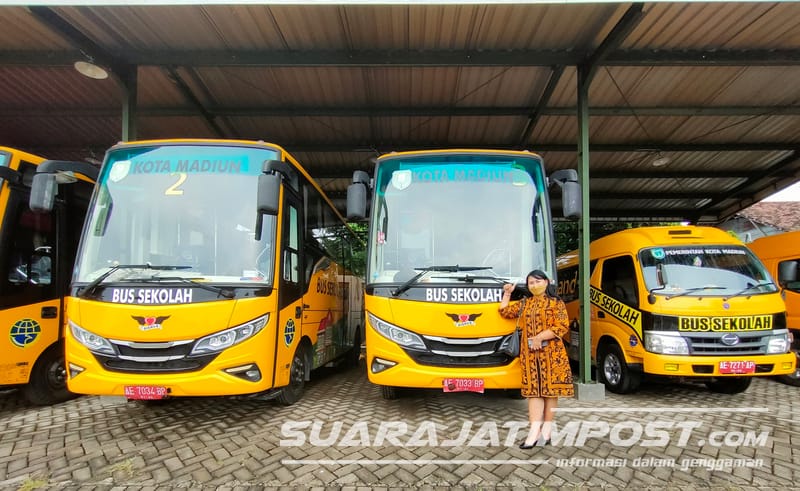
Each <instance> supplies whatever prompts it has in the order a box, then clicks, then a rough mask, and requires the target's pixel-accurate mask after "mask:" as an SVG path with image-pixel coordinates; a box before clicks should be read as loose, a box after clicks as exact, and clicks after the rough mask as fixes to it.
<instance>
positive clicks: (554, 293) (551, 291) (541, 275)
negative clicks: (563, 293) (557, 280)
mask: <svg viewBox="0 0 800 491" xmlns="http://www.w3.org/2000/svg"><path fill="white" fill-rule="evenodd" d="M528 278H536V279H537V280H547V282H548V283H547V289H546V290H545V291H544V293H545V295H547V296H548V297H553V298H561V297H559V296H558V289H557V288H556V285H554V284H552V283H550V278H548V277H547V273H545V272H544V271H542V270H541V269H534V270H533V271H531V272H530V273H528V276H526V277H525V284H526V285H527V283H528ZM528 294H530V292H528Z"/></svg>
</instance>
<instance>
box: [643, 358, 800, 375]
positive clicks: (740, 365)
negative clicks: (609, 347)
mask: <svg viewBox="0 0 800 491" xmlns="http://www.w3.org/2000/svg"><path fill="white" fill-rule="evenodd" d="M795 360H796V357H795V355H794V353H781V354H775V355H750V356H675V355H660V354H654V353H647V354H645V356H644V358H643V360H642V362H643V369H644V373H647V374H652V375H668V376H676V377H742V376H753V377H759V376H762V377H766V376H773V375H786V374H790V373H792V372H793V371H794V369H795Z"/></svg>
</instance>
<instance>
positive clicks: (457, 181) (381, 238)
mask: <svg viewBox="0 0 800 491" xmlns="http://www.w3.org/2000/svg"><path fill="white" fill-rule="evenodd" d="M543 174H544V172H543V169H542V164H541V160H540V159H539V158H538V157H537V156H535V155H531V156H530V157H526V156H518V155H513V156H511V155H502V154H500V155H493V154H482V153H476V154H468V155H465V154H461V155H459V154H435V153H434V154H425V155H421V156H413V155H412V156H398V157H389V158H387V159H384V160H381V161H379V163H378V168H377V170H376V174H375V176H376V177H375V199H374V200H373V204H372V205H373V206H372V212H371V213H372V220H371V223H373V224H374V225H373V227H372V230H371V239H370V247H369V260H368V271H367V278H368V282H369V283H372V284H375V283H403V282H406V281H408V280H409V279H410V278H413V277H414V276H415V275H416V274H417V273H419V272H420V271H421V270H422V269H423V268H430V271H429V272H426V273H423V274H424V275H425V278H419V280H420V281H440V282H457V281H463V280H464V278H469V277H473V278H475V279H470V281H474V282H494V281H493V280H492V279H491V278H493V277H496V278H509V279H510V278H515V279H516V280H519V278H524V277H525V275H526V274H527V273H528V272H529V271H531V270H533V269H536V268H540V269H543V270H545V271H548V272H549V273H550V274H552V271H551V270H552V266H551V261H549V260H548V259H547V258H549V257H551V256H552V253H553V251H552V250H550V249H551V246H550V244H551V242H550V240H549V234H550V223H549V218H548V214H547V213H546V210H548V202H547V199H548V198H547V193H546V192H545V190H546V188H545V183H544V175H543ZM453 266H458V268H452V267H453ZM448 268H449V269H450V270H451V271H448ZM465 272H466V274H465Z"/></svg>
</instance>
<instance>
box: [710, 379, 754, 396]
mask: <svg viewBox="0 0 800 491" xmlns="http://www.w3.org/2000/svg"><path fill="white" fill-rule="evenodd" d="M750 382H752V377H725V378H718V379H715V380H712V381H710V382H706V387H708V389H709V390H710V391H712V392H719V393H720V394H738V393H740V392H744V391H746V390H747V388H748V387H750Z"/></svg>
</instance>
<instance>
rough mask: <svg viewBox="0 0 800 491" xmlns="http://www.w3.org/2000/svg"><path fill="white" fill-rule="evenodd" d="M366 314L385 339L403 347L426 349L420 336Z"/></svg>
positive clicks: (373, 326) (370, 322)
mask: <svg viewBox="0 0 800 491" xmlns="http://www.w3.org/2000/svg"><path fill="white" fill-rule="evenodd" d="M367 315H368V316H369V324H370V325H371V326H372V328H373V329H375V330H376V331H378V332H379V333H380V334H381V335H382V336H383V337H385V338H386V339H388V340H390V341H394V342H395V343H397V344H399V345H400V346H403V347H404V348H413V349H420V350H424V349H426V348H425V343H424V342H423V341H422V338H421V337H419V336H418V335H416V334H414V333H413V332H411V331H406V330H405V329H401V328H399V327H397V326H395V325H392V324H389V323H388V322H384V321H382V320H380V319H378V318H377V317H375V316H374V315H372V314H367Z"/></svg>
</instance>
